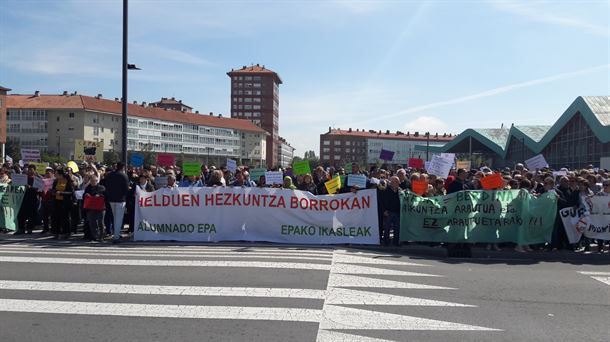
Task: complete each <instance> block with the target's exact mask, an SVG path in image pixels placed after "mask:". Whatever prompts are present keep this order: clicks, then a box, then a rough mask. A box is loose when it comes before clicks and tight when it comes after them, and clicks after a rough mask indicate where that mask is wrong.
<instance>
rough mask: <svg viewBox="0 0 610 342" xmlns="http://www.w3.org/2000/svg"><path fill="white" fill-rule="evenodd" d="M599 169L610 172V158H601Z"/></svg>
mask: <svg viewBox="0 0 610 342" xmlns="http://www.w3.org/2000/svg"><path fill="white" fill-rule="evenodd" d="M599 168H600V169H605V170H610V157H601V158H599Z"/></svg>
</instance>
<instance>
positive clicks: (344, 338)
mask: <svg viewBox="0 0 610 342" xmlns="http://www.w3.org/2000/svg"><path fill="white" fill-rule="evenodd" d="M353 341H358V342H393V341H391V340H382V339H379V338H373V337H367V336H360V335H353V334H346V333H343V332H338V331H333V330H320V331H319V332H318V340H317V342H353Z"/></svg>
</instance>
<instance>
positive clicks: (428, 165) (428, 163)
mask: <svg viewBox="0 0 610 342" xmlns="http://www.w3.org/2000/svg"><path fill="white" fill-rule="evenodd" d="M430 164H432V162H429V161H425V162H424V169H426V171H427V170H428V169H430Z"/></svg>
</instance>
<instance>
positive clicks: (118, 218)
mask: <svg viewBox="0 0 610 342" xmlns="http://www.w3.org/2000/svg"><path fill="white" fill-rule="evenodd" d="M104 185H105V187H106V197H107V199H108V202H109V203H110V209H111V210H112V215H113V217H114V222H113V227H114V235H113V237H112V243H118V242H119V241H120V239H121V229H122V228H123V216H124V214H125V204H126V202H127V193H128V192H129V178H128V177H127V174H126V173H125V164H123V163H121V162H119V163H117V165H116V169H115V170H114V171H113V172H110V173H109V174H108V175H107V176H106V182H105V184H104Z"/></svg>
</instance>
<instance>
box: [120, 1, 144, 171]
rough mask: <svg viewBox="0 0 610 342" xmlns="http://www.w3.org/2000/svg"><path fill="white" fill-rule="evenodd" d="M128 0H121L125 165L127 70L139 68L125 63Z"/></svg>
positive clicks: (124, 151) (123, 150)
mask: <svg viewBox="0 0 610 342" xmlns="http://www.w3.org/2000/svg"><path fill="white" fill-rule="evenodd" d="M128 7H129V6H128V0H123V66H122V73H123V77H122V83H123V84H122V86H123V98H122V125H121V126H122V127H121V133H122V134H121V142H122V144H121V145H122V146H121V160H122V161H123V164H125V165H127V70H140V68H138V67H136V65H135V64H128V63H127V27H128V25H127V8H128Z"/></svg>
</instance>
